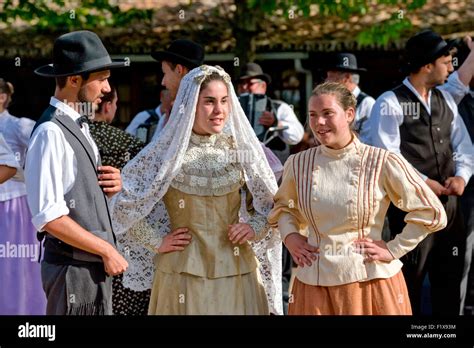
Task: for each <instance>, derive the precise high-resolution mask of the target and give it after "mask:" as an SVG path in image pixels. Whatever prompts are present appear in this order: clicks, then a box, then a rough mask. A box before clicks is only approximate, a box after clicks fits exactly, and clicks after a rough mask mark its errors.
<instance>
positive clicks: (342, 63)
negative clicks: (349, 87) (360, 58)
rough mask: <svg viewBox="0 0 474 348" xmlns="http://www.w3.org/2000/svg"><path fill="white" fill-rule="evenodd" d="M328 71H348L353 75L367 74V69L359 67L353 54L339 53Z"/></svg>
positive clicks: (334, 57)
mask: <svg viewBox="0 0 474 348" xmlns="http://www.w3.org/2000/svg"><path fill="white" fill-rule="evenodd" d="M325 70H326V71H330V70H334V71H347V72H353V73H360V72H366V71H367V69H365V68H359V67H358V66H357V58H356V56H355V55H353V54H352V53H337V54H336V55H334V56H333V57H332V59H331V62H330V63H329V64H328V65H327V66H326V68H325Z"/></svg>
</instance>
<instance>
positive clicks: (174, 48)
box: [151, 39, 204, 69]
mask: <svg viewBox="0 0 474 348" xmlns="http://www.w3.org/2000/svg"><path fill="white" fill-rule="evenodd" d="M151 56H152V57H153V58H155V59H156V60H157V61H160V62H161V61H164V60H166V61H169V62H171V63H176V64H181V65H184V66H185V67H187V68H188V69H194V68H197V67H198V66H200V65H202V63H204V48H202V46H201V45H198V44H197V43H195V42H193V41H191V40H186V39H179V40H175V41H173V42H172V43H171V44H170V46H169V47H168V48H167V49H166V50H164V51H158V52H153V53H152V54H151Z"/></svg>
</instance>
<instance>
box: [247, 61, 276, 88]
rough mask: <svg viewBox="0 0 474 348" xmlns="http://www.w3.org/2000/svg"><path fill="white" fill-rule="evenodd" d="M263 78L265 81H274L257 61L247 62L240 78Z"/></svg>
mask: <svg viewBox="0 0 474 348" xmlns="http://www.w3.org/2000/svg"><path fill="white" fill-rule="evenodd" d="M251 78H254V79H261V80H263V81H265V82H266V83H267V84H268V83H270V82H272V78H271V77H270V75H268V74H265V73H264V72H263V70H262V67H261V66H260V65H258V64H257V63H247V64H246V65H245V66H244V68H243V69H242V72H241V73H240V77H239V80H246V79H251Z"/></svg>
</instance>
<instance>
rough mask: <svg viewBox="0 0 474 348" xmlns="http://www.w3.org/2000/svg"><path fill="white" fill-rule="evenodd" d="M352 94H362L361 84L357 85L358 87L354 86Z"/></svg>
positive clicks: (356, 95)
mask: <svg viewBox="0 0 474 348" xmlns="http://www.w3.org/2000/svg"><path fill="white" fill-rule="evenodd" d="M352 94H353V95H354V97H356V98H357V97H358V96H359V94H360V88H359V86H356V88H354V90H353V91H352Z"/></svg>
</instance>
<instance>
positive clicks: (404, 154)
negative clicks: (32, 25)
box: [0, 30, 474, 315]
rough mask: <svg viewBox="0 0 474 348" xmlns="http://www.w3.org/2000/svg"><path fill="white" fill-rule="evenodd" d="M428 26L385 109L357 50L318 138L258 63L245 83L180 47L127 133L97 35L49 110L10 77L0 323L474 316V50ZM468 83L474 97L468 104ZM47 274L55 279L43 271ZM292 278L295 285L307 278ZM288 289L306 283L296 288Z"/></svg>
mask: <svg viewBox="0 0 474 348" xmlns="http://www.w3.org/2000/svg"><path fill="white" fill-rule="evenodd" d="M463 49H464V51H465V52H464V53H465V54H464V58H463V61H464V62H463V64H462V65H460V66H459V68H458V69H457V71H454V68H453V65H452V59H453V55H454V54H455V48H454V47H453V44H452V43H448V42H446V41H445V40H444V39H443V38H442V37H441V36H440V35H438V34H437V33H435V32H433V31H431V30H425V31H422V32H420V33H418V34H416V35H414V36H413V37H411V38H410V39H409V40H408V41H407V44H406V55H405V61H404V62H403V66H402V68H403V70H404V72H405V73H406V78H405V80H403V82H402V84H400V85H399V86H397V87H394V88H393V89H392V90H390V91H387V92H385V93H383V94H382V95H381V96H379V97H378V98H376V99H374V98H373V97H371V96H369V95H368V94H367V93H365V92H363V91H362V90H361V88H360V87H359V83H360V75H361V74H363V73H364V71H365V69H363V68H360V67H358V64H357V59H356V57H355V55H354V54H352V53H340V54H338V55H336V56H335V58H334V60H333V61H332V63H333V64H332V65H331V66H329V67H327V68H326V70H327V78H326V81H325V82H323V83H321V84H319V85H317V86H316V87H315V88H314V90H313V91H312V93H311V96H310V98H309V100H308V101H307V102H308V108H307V109H308V115H307V117H306V125H307V126H308V127H309V128H307V129H306V133H308V132H309V133H310V134H311V136H312V137H314V140H315V141H314V144H312V145H311V146H308V148H307V149H306V150H303V151H300V152H297V153H295V151H292V146H294V145H296V144H299V143H300V142H301V141H302V140H303V139H304V138H305V137H306V135H307V134H306V135H305V127H304V126H303V124H302V123H301V122H300V121H299V119H298V117H297V116H296V114H295V112H294V111H293V108H292V107H291V106H290V105H289V104H287V103H286V102H284V101H282V100H277V99H273V98H270V97H269V96H268V95H267V89H268V85H269V84H270V83H271V77H270V75H268V74H266V73H265V72H264V71H263V70H262V68H261V67H260V66H259V65H258V64H256V63H248V64H247V65H246V66H245V67H243V68H242V72H241V75H240V76H239V78H238V79H237V80H236V81H234V82H235V85H236V87H237V88H236V90H235V89H234V84H233V81H232V79H231V77H230V75H229V74H228V73H227V72H226V71H224V70H223V69H222V68H221V67H219V66H210V65H205V64H204V62H205V52H204V50H203V48H202V46H200V45H199V44H197V43H195V42H192V41H190V40H186V39H181V40H176V41H173V42H172V43H171V45H170V46H169V47H168V48H166V49H165V50H162V51H158V52H155V53H153V54H152V57H153V58H154V59H156V60H157V61H158V62H160V63H161V70H162V73H163V80H162V82H161V84H162V86H163V87H164V90H163V91H162V92H161V94H160V103H159V105H158V106H157V107H156V108H153V109H149V110H144V111H142V112H140V113H139V114H137V115H136V116H135V117H134V118H133V120H132V121H131V122H130V124H129V125H128V127H127V128H126V129H125V130H122V129H119V128H117V127H114V126H112V125H111V123H112V121H113V119H114V116H115V113H116V109H117V100H118V98H120V96H119V95H118V93H117V89H116V87H115V86H113V85H112V84H110V83H109V80H108V79H109V78H110V76H111V74H113V73H115V71H116V70H117V71H120V70H118V69H125V68H127V64H126V62H125V61H124V60H112V59H111V58H110V56H109V54H108V52H107V50H106V48H105V47H104V45H103V43H102V42H101V40H100V38H99V37H98V36H97V35H96V34H95V33H93V32H90V31H76V32H70V33H67V34H64V35H62V36H60V37H59V38H58V39H57V40H56V41H55V43H54V53H53V63H52V64H49V65H45V66H42V67H39V68H38V69H36V70H35V73H36V74H38V75H41V76H45V77H49V78H54V79H55V81H56V89H55V91H54V94H53V96H52V97H51V100H50V104H49V106H48V108H47V109H46V110H45V111H44V112H43V114H42V116H41V117H40V118H39V120H38V121H37V122H36V123H35V122H34V121H32V120H30V119H27V118H18V117H15V116H12V115H10V114H9V112H8V109H7V108H8V105H9V102H10V100H11V97H12V95H13V92H14V90H13V85H12V84H11V83H9V82H6V81H4V80H3V79H0V215H1V216H2V219H0V247H1V248H2V249H1V250H0V251H2V253H1V255H0V256H1V257H2V258H3V260H2V263H1V266H0V279H2V284H3V286H2V292H3V293H2V294H3V296H0V314H56V315H104V314H105V315H108V314H115V315H146V314H149V315H155V314H171V315H173V314H174V315H186V314H241V315H247V314H248V315H267V314H290V315H301V314H303V315H411V314H421V313H423V312H424V311H423V308H422V307H423V303H424V302H426V299H424V296H425V295H424V294H423V291H422V290H423V286H424V282H425V280H426V276H428V277H429V282H430V289H431V296H430V300H429V301H430V307H431V310H432V313H433V314H434V315H460V314H473V307H474V278H473V277H472V273H473V272H472V270H471V268H470V265H471V259H472V253H473V242H472V239H473V237H472V236H474V233H472V230H473V210H474V206H473V180H471V176H472V173H473V171H474V145H473V143H474V138H473V133H474V97H473V96H474V92H473V89H472V87H473V86H474V44H473V43H472V41H471V40H470V39H469V38H466V40H465V47H464V48H463ZM470 88H471V90H470ZM39 261H41V263H40V264H39V263H38V262H39ZM292 273H293V276H292ZM290 283H292V286H290Z"/></svg>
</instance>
